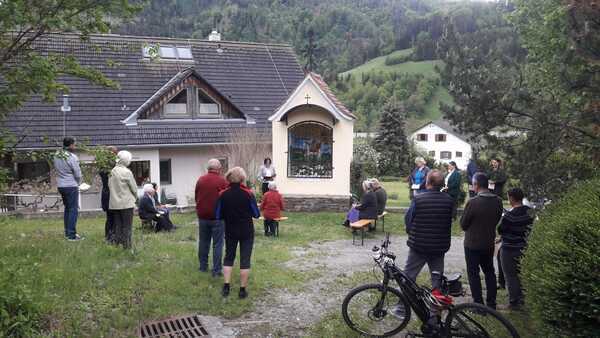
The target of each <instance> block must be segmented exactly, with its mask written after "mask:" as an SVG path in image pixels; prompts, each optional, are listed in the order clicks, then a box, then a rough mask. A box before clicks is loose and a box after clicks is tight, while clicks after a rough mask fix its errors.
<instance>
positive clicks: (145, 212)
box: [138, 183, 174, 232]
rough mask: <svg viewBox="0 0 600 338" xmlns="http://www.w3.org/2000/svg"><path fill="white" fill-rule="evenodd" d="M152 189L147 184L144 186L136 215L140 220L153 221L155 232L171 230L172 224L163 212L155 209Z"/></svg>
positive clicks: (150, 185)
mask: <svg viewBox="0 0 600 338" xmlns="http://www.w3.org/2000/svg"><path fill="white" fill-rule="evenodd" d="M155 194H156V192H155V191H154V187H153V186H152V184H150V183H148V184H145V185H144V196H143V197H142V199H141V200H140V207H139V210H138V214H139V216H140V218H141V219H142V220H153V221H155V222H156V229H155V230H156V232H158V231H163V230H164V231H170V230H173V228H174V227H173V223H171V220H170V219H169V217H168V215H167V214H165V212H164V211H160V210H158V209H156V200H155V199H154V195H155Z"/></svg>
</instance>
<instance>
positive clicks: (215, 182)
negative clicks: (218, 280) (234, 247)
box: [195, 158, 229, 277]
mask: <svg viewBox="0 0 600 338" xmlns="http://www.w3.org/2000/svg"><path fill="white" fill-rule="evenodd" d="M207 169H208V172H207V173H206V175H204V176H201V177H200V178H199V179H198V182H196V192H195V198H196V214H197V215H198V226H199V229H198V234H199V243H198V260H199V262H200V271H202V272H206V271H208V252H209V251H210V242H211V240H212V247H213V264H212V276H213V277H218V276H222V275H223V272H222V271H221V270H222V257H223V236H224V232H225V229H224V225H223V221H222V220H218V219H217V218H216V215H215V209H216V206H217V200H218V199H219V193H220V192H221V191H222V190H224V189H225V188H227V186H228V185H229V184H228V183H227V181H226V180H225V178H223V176H221V162H219V160H217V159H214V158H213V159H211V160H209V161H208V168H207Z"/></svg>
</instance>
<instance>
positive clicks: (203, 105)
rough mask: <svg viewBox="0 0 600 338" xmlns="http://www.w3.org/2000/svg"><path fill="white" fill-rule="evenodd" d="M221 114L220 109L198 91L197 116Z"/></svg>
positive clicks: (204, 94)
mask: <svg viewBox="0 0 600 338" xmlns="http://www.w3.org/2000/svg"><path fill="white" fill-rule="evenodd" d="M219 114H221V107H220V106H219V105H218V104H217V103H215V101H214V100H213V99H212V98H211V97H210V96H208V95H207V94H206V93H205V92H204V91H203V90H202V89H198V116H206V115H208V116H211V115H212V116H215V115H219Z"/></svg>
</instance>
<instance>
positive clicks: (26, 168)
mask: <svg viewBox="0 0 600 338" xmlns="http://www.w3.org/2000/svg"><path fill="white" fill-rule="evenodd" d="M17 180H19V181H22V180H41V181H43V182H50V165H49V164H48V162H46V161H39V162H24V163H17Z"/></svg>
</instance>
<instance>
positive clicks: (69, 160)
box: [54, 136, 84, 241]
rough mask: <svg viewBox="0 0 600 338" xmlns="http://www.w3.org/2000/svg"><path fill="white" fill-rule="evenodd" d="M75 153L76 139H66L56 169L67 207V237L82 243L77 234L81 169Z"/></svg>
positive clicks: (57, 154) (57, 153)
mask: <svg viewBox="0 0 600 338" xmlns="http://www.w3.org/2000/svg"><path fill="white" fill-rule="evenodd" d="M74 152H75V139H74V138H72V137H70V136H67V137H65V138H64V140H63V149H62V150H59V151H57V152H56V154H55V155H54V169H56V172H57V177H56V183H57V186H58V192H59V193H60V196H61V197H62V201H63V204H64V206H65V211H64V223H65V237H66V239H67V240H69V241H80V240H82V239H84V238H83V237H81V236H79V234H78V233H77V216H78V210H77V209H78V208H79V185H80V184H81V168H80V167H79V158H78V157H77V155H75V154H74Z"/></svg>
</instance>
